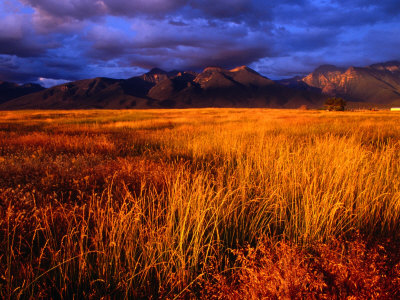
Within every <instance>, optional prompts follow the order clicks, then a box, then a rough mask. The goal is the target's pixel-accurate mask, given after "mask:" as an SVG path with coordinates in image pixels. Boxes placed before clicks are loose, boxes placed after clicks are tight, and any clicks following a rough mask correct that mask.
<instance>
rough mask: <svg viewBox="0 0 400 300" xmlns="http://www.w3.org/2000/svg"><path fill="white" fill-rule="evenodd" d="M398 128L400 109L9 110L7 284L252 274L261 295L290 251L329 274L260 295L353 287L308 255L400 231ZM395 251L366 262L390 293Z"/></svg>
mask: <svg viewBox="0 0 400 300" xmlns="http://www.w3.org/2000/svg"><path fill="white" fill-rule="evenodd" d="M399 129H400V122H399V115H398V114H396V113H390V112H357V113H355V112H347V113H334V112H322V111H296V110H268V109H191V110H151V111H134V110H126V111H22V112H0V201H1V202H0V205H1V212H0V213H1V216H0V217H1V219H0V230H1V231H0V234H1V239H0V274H3V275H1V277H0V297H3V298H30V297H32V298H36V297H68V298H72V297H75V298H82V297H85V298H88V297H89V298H90V297H91V298H98V297H102V296H111V297H127V298H132V297H154V298H158V297H163V298H174V297H189V296H193V297H194V296H198V297H199V296H200V297H201V296H203V297H209V296H210V295H211V294H212V292H213V291H214V292H215V290H214V288H215V287H218V289H220V290H224V287H225V288H226V287H229V288H227V289H226V290H230V291H232V290H234V289H237V290H238V291H240V290H243V284H244V283H243V280H245V281H246V282H248V283H249V285H248V286H247V285H244V286H246V287H249V288H251V289H252V291H254V293H253V294H252V293H251V292H249V293H248V294H247V297H249V298H250V297H256V295H260V293H261V294H262V293H263V292H265V291H258V290H256V289H255V286H257V285H255V284H254V282H252V280H256V282H259V281H260V279H259V276H260V274H264V273H263V272H261V271H260V270H270V271H268V272H267V273H270V274H275V275H276V276H278V274H280V273H279V272H277V273H274V272H275V271H274V270H276V268H278V269H279V267H276V264H279V263H280V262H282V261H283V262H285V263H284V267H282V268H283V269H284V268H287V269H290V263H288V262H286V260H285V259H284V258H285V255H286V257H289V258H290V257H292V258H291V259H289V261H291V262H292V265H293V266H294V267H293V268H296V266H301V267H299V268H298V270H301V272H303V273H304V272H305V273H304V274H305V275H304V278H305V279H304V280H309V281H310V280H311V279H312V280H311V281H310V282H317V283H318V284H315V285H310V284H308V285H307V284H303V285H301V284H299V285H297V286H296V289H294V291H295V293H294V294H293V291H292V290H291V285H290V284H289V285H284V286H287V290H288V291H289V290H290V291H291V292H288V293H286V292H285V293H283V294H282V293H281V292H282V288H281V290H279V289H275V288H270V289H268V291H267V292H266V294H262V295H264V296H265V295H266V296H268V297H273V296H282V297H296V296H299V297H301V296H303V297H304V295H309V294H307V293H308V292H312V293H317V294H318V293H320V294H321V295H322V294H324V295H331V294H329V293H333V294H335V293H337V290H340V291H341V292H340V293H344V292H343V291H342V290H341V289H342V288H343V286H346V284H345V283H343V284H342V285H339V284H338V285H337V286H336V289H337V290H334V289H333V288H332V287H329V284H328V283H327V282H328V281H329V280H330V279H329V280H328V279H327V278H325V277H326V276H325V275H324V276H325V277H324V276H322V275H321V276H322V277H321V276H320V277H318V276H319V275H315V274H314V273H315V272H317V271H315V270H317V269H318V268H317V269H315V268H314V269H315V270H314V269H312V268H311V267H310V266H311V265H312V264H315V263H314V262H313V263H311V262H310V261H309V260H308V259H309V257H314V258H315V260H317V258H316V256H315V253H319V254H318V257H326V256H323V255H322V256H321V253H324V251H325V250H326V249H330V250H329V251H334V253H336V254H337V255H336V256H335V255H332V256H329V257H331V258H329V259H330V260H329V259H328V258H324V259H323V260H322V263H321V264H320V266H324V267H323V268H326V270H328V269H329V268H330V269H329V270H331V271H330V272H331V273H332V274H333V275H335V274H336V275H337V273H340V272H338V271H337V269H334V270H336V271H332V264H327V263H326V262H327V261H329V262H332V261H335V260H336V262H335V263H337V264H339V265H346V263H345V261H344V260H343V261H338V260H341V259H346V257H350V258H353V259H354V257H353V256H354V255H353V256H352V254H351V251H350V250H346V249H353V248H354V247H355V248H356V249H359V248H357V247H359V246H357V245H366V244H363V243H369V242H370V241H376V240H378V241H383V240H384V239H389V240H391V241H395V240H396V238H398V237H399V232H400V231H399V229H400V222H399V218H400V179H399V178H400V164H399V163H400V154H399V153H400V152H399V150H400V130H399ZM357 234H359V235H361V236H362V239H361V241H357V242H356V244H355V246H349V247H347V248H346V247H345V248H343V249H340V247H339V248H338V247H336V246H334V247H333V246H332V247H333V248H332V247H331V248H329V247H330V246H329V243H330V241H331V240H333V241H337V240H338V239H341V240H343V241H346V242H350V241H352V239H353V238H354V236H357ZM266 241H268V242H266ZM287 243H289V245H290V246H288V244H287ZM267 244H268V245H269V246H268V247H267V248H265V247H266V245H267ZM343 244H345V242H343ZM279 245H281V246H279ZM325 245H328V246H325ZM246 247H250V248H249V249H254V250H251V251H250V252H249V251H247V252H246V251H244V250H242V249H246ZM274 247H277V248H276V249H277V250H273V249H275V248H274ZM279 247H281V248H279ZM285 247H286V248H285ZM321 247H322V248H323V247H327V248H323V249H325V250H324V251H322V252H318V251H319V250H318V249H322V248H321ZM365 247H367V246H365ZM379 247H382V246H379ZM282 249H283V250H282ZM285 249H289V250H285ZM307 249H311V250H307ZM363 249H364V248H363ZM368 249H369V248H368V247H367V248H366V249H365V251H366V252H368V251H369V250H368ZM371 249H372V250H370V251H369V252H368V253H375V252H374V251H375V250H374V249H375V248H371ZM376 249H378V248H376ZM379 249H380V248H379ZM252 251H255V252H252ZM257 251H258V252H257ZM304 251H305V252H304ZM307 251H308V252H307ZM313 251H314V252H313ZM326 251H328V250H326ZM346 251H347V252H346ZM348 251H350V252H348ZM357 251H358V250H357ZM360 251H361V250H360ZM371 251H372V252H371ZM376 251H378V250H376ZM246 253H247V254H246ZM251 253H261V254H257V255H256V256H254V257H253V256H252V255H251ZM293 253H295V254H293ZM304 253H306V254H304ZM307 253H308V254H307ZM312 253H314V256H312V255H313V254H312ZM357 253H358V252H357ZM246 255H247V256H246ZM260 255H261V256H260ZM302 255H303V256H302ZM310 255H311V256H310ZM260 257H264V258H263V259H261V260H260ZM265 257H267V259H265ZM271 257H278V258H279V259H272V258H271ZM299 257H303V258H304V259H303V260H301V261H300V262H299V261H298V260H296V258H297V259H298V258H299ZM332 257H333V258H332ZM370 257H372V256H368V255H367V256H366V263H368V260H373V259H372V258H370ZM374 257H375V256H374ZM377 257H380V256H379V253H378V254H377ZM382 257H383V256H382ZM385 257H388V256H387V255H386V256H385ZM252 259H253V260H252ZM282 259H283V260H282ZM360 259H361V258H360ZM397 259H398V258H397V257H394V258H393V259H391V260H390V261H388V264H387V265H385V266H382V268H378V267H376V268H375V269H374V270H372V269H371V270H370V269H368V270H367V271H365V272H366V273H368V272H370V273H368V274H370V275H371V274H372V275H373V276H375V275H376V276H378V277H379V276H381V277H384V276H386V277H388V278H389V279H390V282H392V283H390V284H391V285H390V284H389V283H388V282H387V281H382V280H381V279H379V280H377V281H376V284H374V286H379V287H380V289H379V291H378V290H377V291H378V292H379V293H382V290H385V289H383V288H382V286H385V287H386V285H388V284H389V285H390V288H389V289H386V291H390V293H391V294H390V295H391V296H393V295H398V294H396V293H400V291H399V290H396V286H398V285H397V284H398V283H400V281H396V280H399V278H400V264H398V265H397V263H398V262H399V261H400V259H399V260H397ZM258 260H260V261H261V262H263V263H264V265H262V266H260V265H257V266H255V265H254V262H256V261H258ZM305 262H307V263H306V264H305ZM375 262H376V261H371V264H372V263H375ZM274 264H275V267H273V265H274ZM360 264H361V263H360ZM362 264H364V261H363V263H362ZM307 266H308V267H307ZM389 267H390V268H392V267H393V268H394V270H395V271H394V273H391V274H389V275H390V276H389V275H388V274H384V273H385V272H386V271H385V270H388V269H389ZM246 268H247V269H246ZM260 268H261V269H260ZM274 268H275V269H274ZM282 268H281V269H282ZM310 268H311V269H312V270H311V269H310ZM321 268H322V267H321ZM393 268H392V269H393ZM396 268H398V270H397V269H396ZM244 270H252V271H251V272H250V273H246V272H247V271H244ZM257 270H258V271H257ZM363 270H364V269H363ZM396 270H397V271H399V272H397V271H396ZM314 271H315V272H314ZM301 272H300V273H301ZM313 272H314V273H313ZM335 272H336V273H335ZM348 272H350V271H348ZM371 272H372V273H371ZM374 272H375V273H374ZM396 272H397V273H396ZM350 273H351V272H350ZM285 274H289V275H285V276H289V277H288V278H286V277H285V276H284V277H283V278H280V279H279V280H277V279H276V276H275V275H273V276H275V281H273V280H268V282H277V283H276V284H277V285H282V282H286V283H288V282H289V281H290V280H292V279H293V276H292V275H290V274H292V273H290V272H289V273H285ZM307 274H314V275H315V276H317V277H307V276H306V275H307ZM321 274H322V273H321ZM357 274H358V273H357ZM264 275H265V274H264ZM264 275H263V276H264ZM314 275H312V276H314ZM333 275H332V276H333ZM336 275H335V276H336ZM372 275H371V278H375V277H373V276H372ZM282 276H283V275H282ZM290 276H292V277H290ZM310 276H311V275H310ZM357 276H359V274H358V275H357ZM221 278H225V279H223V280H222V279H221ZM229 278H230V279H229ZM238 278H239V279H238ZM263 278H265V276H264V277H263ZM307 278H308V279H307ZM310 278H311V279H310ZM368 278H369V277H368ZM285 280H286V281H285ZM287 280H289V281H287ZM330 282H333V281H332V280H331V281H330ZM340 282H341V281H340ZM366 282H367V281H366ZM368 282H369V281H368ZM374 282H375V281H374ZM379 284H380V285H379ZM357 285H359V286H360V283H359V282H358V281H357V284H355V286H357ZM370 285H371V284H370ZM371 286H372V285H371ZM207 289H208V291H210V292H209V293H208V292H207ZM307 289H308V291H307ZM346 289H347V287H346ZM355 289H356V290H357V288H355ZM378 292H376V293H377V294H379V293H378ZM202 293H203V294H202ZM207 293H208V294H207ZM280 293H281V294H280ZM296 293H297V294H296ZM333 294H332V295H333ZM347 294H348V295H352V291H351V288H349V290H348V291H347ZM235 295H236V296H237V295H238V294H235V293H233V294H231V295H230V296H229V293H226V294H225V296H226V297H228V298H229V297H233V298H234V297H235ZM336 295H337V294H336ZM340 295H341V296H345V295H346V294H340ZM341 296H340V297H341ZM219 297H224V295H222V294H220V295H219Z"/></svg>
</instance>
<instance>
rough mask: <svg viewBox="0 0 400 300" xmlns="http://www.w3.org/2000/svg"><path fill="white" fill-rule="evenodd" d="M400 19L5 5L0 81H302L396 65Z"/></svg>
mask: <svg viewBox="0 0 400 300" xmlns="http://www.w3.org/2000/svg"><path fill="white" fill-rule="evenodd" d="M399 14H400V2H398V1H396V0H383V1H364V0H357V1H351V2H348V1H342V0H336V1H333V0H331V1H329V0H328V1H322V0H321V1H311V0H309V1H291V0H290V1H277V0H272V1H263V0H253V1H249V0H235V1H231V0H230V1H228V0H220V1H211V0H205V1H186V0H148V1H130V0H118V1H115V0H96V1H76V0H65V1H58V0H46V1H42V0H19V1H17V0H8V1H2V2H1V3H0V81H7V82H16V83H19V84H24V83H28V82H32V83H40V84H41V85H43V86H45V87H51V86H54V85H57V84H61V83H64V82H68V81H76V80H80V79H87V78H95V77H108V78H115V79H126V78H132V77H135V76H138V75H140V74H144V73H146V72H148V71H149V70H150V69H152V68H154V67H158V68H161V69H164V70H191V71H195V72H202V70H203V69H204V68H206V67H208V66H219V67H222V68H224V69H228V70H229V69H232V68H234V67H236V66H240V65H247V66H249V67H250V68H251V69H253V70H255V71H257V72H258V73H260V74H262V75H263V76H265V77H268V78H271V79H283V78H289V77H294V76H301V77H304V76H306V75H307V74H309V73H310V72H312V71H313V70H314V69H315V68H317V67H318V66H320V65H326V64H331V65H335V66H338V67H339V68H341V67H349V66H368V65H372V64H375V63H378V62H385V61H393V60H399V59H400V57H399V54H398V49H399V48H400V39H399V38H398V36H400V35H399V33H400V32H399V30H400V29H399V28H400V26H398V25H399V21H398V20H399Z"/></svg>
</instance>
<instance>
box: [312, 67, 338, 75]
mask: <svg viewBox="0 0 400 300" xmlns="http://www.w3.org/2000/svg"><path fill="white" fill-rule="evenodd" d="M344 71H345V69H344V68H340V67H337V66H335V65H321V66H319V67H318V68H316V69H315V70H314V72H313V73H314V74H324V73H329V72H344Z"/></svg>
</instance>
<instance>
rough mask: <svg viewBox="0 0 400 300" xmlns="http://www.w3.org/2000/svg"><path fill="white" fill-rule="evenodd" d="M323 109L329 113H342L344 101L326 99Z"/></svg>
mask: <svg viewBox="0 0 400 300" xmlns="http://www.w3.org/2000/svg"><path fill="white" fill-rule="evenodd" d="M324 106H325V108H326V109H327V110H330V111H332V110H333V111H344V107H345V106H346V100H344V99H343V98H339V97H332V98H328V99H326V101H325V104H324Z"/></svg>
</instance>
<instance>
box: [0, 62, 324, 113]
mask: <svg viewBox="0 0 400 300" xmlns="http://www.w3.org/2000/svg"><path fill="white" fill-rule="evenodd" d="M322 102H323V97H322V96H321V95H320V94H319V93H318V92H315V91H309V90H298V89H292V88H290V87H286V86H283V85H281V84H278V83H275V82H274V81H272V80H270V79H268V78H266V77H264V76H261V75H260V74H258V73H257V72H256V71H254V70H252V69H250V68H248V67H246V66H242V67H238V68H235V69H232V70H225V69H222V68H219V67H208V68H206V69H204V71H203V72H201V73H200V74H197V73H195V72H179V71H172V72H165V71H163V70H161V69H152V70H151V71H149V72H148V73H146V74H143V75H141V76H137V77H132V78H129V79H126V80H118V79H110V78H94V79H86V80H79V81H75V82H70V83H66V84H62V85H59V86H55V87H52V88H49V89H47V90H44V91H41V92H38V93H34V94H31V95H26V96H23V97H20V98H17V99H13V100H11V101H7V102H5V103H3V104H0V108H1V109H75V108H116V109H117V108H189V107H287V108H297V107H299V106H301V105H308V106H310V107H318V106H320V105H321V104H322Z"/></svg>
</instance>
